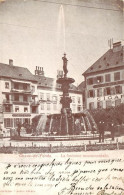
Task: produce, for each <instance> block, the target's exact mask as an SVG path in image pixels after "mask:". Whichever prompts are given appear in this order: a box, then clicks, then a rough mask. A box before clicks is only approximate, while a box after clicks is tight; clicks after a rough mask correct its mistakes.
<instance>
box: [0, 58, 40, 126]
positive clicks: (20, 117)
mask: <svg viewBox="0 0 124 195" xmlns="http://www.w3.org/2000/svg"><path fill="white" fill-rule="evenodd" d="M36 98H37V81H36V79H35V77H34V76H33V75H32V73H30V71H29V70H28V69H27V68H23V67H18V66H14V65H13V61H12V60H9V65H7V64H2V63H0V115H1V117H0V118H1V121H0V123H1V125H2V126H3V128H6V129H7V128H15V127H16V126H17V123H18V122H19V121H20V122H21V124H22V123H24V122H27V123H30V121H31V115H32V113H31V110H32V106H33V104H34V102H36Z"/></svg>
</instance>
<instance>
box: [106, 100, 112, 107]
mask: <svg viewBox="0 0 124 195" xmlns="http://www.w3.org/2000/svg"><path fill="white" fill-rule="evenodd" d="M110 107H112V101H111V100H107V101H106V108H110Z"/></svg>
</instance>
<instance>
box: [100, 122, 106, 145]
mask: <svg viewBox="0 0 124 195" xmlns="http://www.w3.org/2000/svg"><path fill="white" fill-rule="evenodd" d="M98 128H99V142H100V143H101V141H102V142H104V130H105V122H104V121H103V120H100V121H99V124H98Z"/></svg>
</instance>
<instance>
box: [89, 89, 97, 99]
mask: <svg viewBox="0 0 124 195" xmlns="http://www.w3.org/2000/svg"><path fill="white" fill-rule="evenodd" d="M88 97H89V98H90V97H95V91H94V90H89V92H88Z"/></svg>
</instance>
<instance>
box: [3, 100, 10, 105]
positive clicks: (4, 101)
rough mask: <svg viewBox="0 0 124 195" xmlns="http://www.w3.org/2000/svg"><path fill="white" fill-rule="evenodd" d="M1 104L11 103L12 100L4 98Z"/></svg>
mask: <svg viewBox="0 0 124 195" xmlns="http://www.w3.org/2000/svg"><path fill="white" fill-rule="evenodd" d="M3 104H12V100H7V99H4V100H3Z"/></svg>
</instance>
